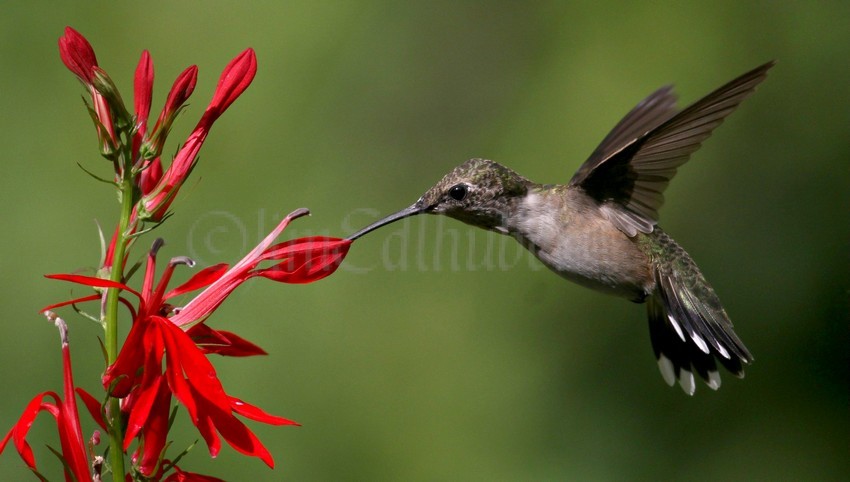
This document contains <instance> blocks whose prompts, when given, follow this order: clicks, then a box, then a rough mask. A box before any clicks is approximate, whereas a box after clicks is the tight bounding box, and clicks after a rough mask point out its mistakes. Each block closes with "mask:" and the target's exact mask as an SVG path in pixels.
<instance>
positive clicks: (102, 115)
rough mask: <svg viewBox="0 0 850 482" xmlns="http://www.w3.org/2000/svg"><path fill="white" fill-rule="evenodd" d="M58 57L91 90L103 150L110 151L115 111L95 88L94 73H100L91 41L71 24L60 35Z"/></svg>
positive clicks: (112, 148)
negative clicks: (112, 110)
mask: <svg viewBox="0 0 850 482" xmlns="http://www.w3.org/2000/svg"><path fill="white" fill-rule="evenodd" d="M59 57H60V58H61V59H62V63H64V64H65V66H66V67H68V70H70V71H71V72H73V73H74V75H76V76H77V77H78V78H79V79H80V81H81V82H82V83H83V84H84V85H85V86H86V87H87V88H88V89H89V93H90V94H91V97H92V105H93V107H92V112H93V115H92V116H93V118H94V120H95V123H96V125H97V131H98V137H99V138H100V142H101V150H102V152H104V153H109V152H112V151H114V149H115V127H114V126H113V124H112V113H111V111H110V108H109V103H108V101H107V100H106V98H105V97H104V96H103V95H101V93H100V92H98V90H97V89H96V88H95V86H94V82H95V76H96V74H97V73H98V72H99V73H101V74H102V75H104V76H105V75H106V73H105V72H103V71H102V70H99V68H98V65H97V57H96V56H95V54H94V49H92V46H91V44H90V43H89V42H88V40H86V38H85V37H83V36H82V35H81V34H80V33H79V32H77V31H76V30H74V29H72V28H71V27H65V35H64V36H62V37H60V38H59Z"/></svg>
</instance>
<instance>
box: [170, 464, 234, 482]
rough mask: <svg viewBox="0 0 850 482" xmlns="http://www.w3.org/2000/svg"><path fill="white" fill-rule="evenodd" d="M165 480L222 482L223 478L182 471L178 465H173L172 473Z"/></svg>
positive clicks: (177, 481)
mask: <svg viewBox="0 0 850 482" xmlns="http://www.w3.org/2000/svg"><path fill="white" fill-rule="evenodd" d="M165 482H224V480H222V479H219V478H217V477H213V476H210V475H201V474H196V473H194V472H184V471H182V470H180V467H177V466H174V473H173V474H170V475H169V476H168V477H166V478H165Z"/></svg>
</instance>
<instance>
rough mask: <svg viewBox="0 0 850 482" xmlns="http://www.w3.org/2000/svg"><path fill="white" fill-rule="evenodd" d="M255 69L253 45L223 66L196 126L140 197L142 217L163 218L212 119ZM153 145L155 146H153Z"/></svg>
mask: <svg viewBox="0 0 850 482" xmlns="http://www.w3.org/2000/svg"><path fill="white" fill-rule="evenodd" d="M256 73H257V56H256V54H255V53H254V50H253V49H247V50H245V51H244V52H242V53H241V54H239V55H238V56H237V57H236V58H235V59H233V60H232V61H230V63H229V64H228V65H227V67H225V69H224V72H222V74H221V78H220V79H219V81H218V86H217V87H216V90H215V94H214V95H213V99H212V101H211V102H210V104H209V106H207V109H206V111H205V112H204V115H203V116H202V117H201V120H200V121H198V124H197V125H196V126H195V130H194V131H192V133H191V134H190V135H189V138H188V139H187V140H186V143H185V144H183V147H182V148H181V149H180V151H179V152H178V153H177V155H176V156H175V157H174V160H173V161H172V163H171V166H170V167H169V168H168V170H167V171H166V172H165V174H164V175H163V176H162V178H161V179H160V180H159V182H158V183H157V184H156V186H155V187H153V188H151V189H150V191H149V192H148V193H147V194H146V195H145V196H144V197H143V198H142V206H143V211H144V212H140V213H139V214H140V215H141V217H142V218H143V219H151V220H153V221H160V220H162V218H163V216H165V214H166V212H167V211H168V207H169V206H170V205H171V202H172V201H173V200H174V196H176V195H177V191H178V190H179V189H180V186H182V185H183V182H185V180H186V177H187V176H188V175H189V172H191V170H192V168H193V167H194V165H195V162H196V160H197V156H198V152H199V151H200V150H201V146H202V145H203V144H204V140H205V139H206V137H207V134H208V133H209V131H210V128H211V127H212V125H213V123H214V122H215V121H216V119H218V118H219V116H221V114H223V113H224V111H225V110H226V109H227V107H229V106H230V104H232V103H233V101H234V100H236V98H237V97H239V96H240V95H241V94H242V92H244V91H245V89H247V88H248V86H249V85H250V84H251V81H252V80H254V75H255V74H256ZM184 74H185V72H184ZM179 80H180V79H178V82H179ZM191 87H192V88H194V82H192V83H191ZM174 89H178V84H177V83H175V87H174ZM172 92H174V90H172ZM178 92H179V89H178ZM188 92H189V93H191V89H188ZM170 98H171V96H169V99H170ZM167 109H168V106H166V110H163V115H162V116H161V117H160V121H161V122H162V126H161V127H160V128H162V127H165V126H166V125H167V124H169V121H168V120H167V119H168V118H169V117H168V116H167V115H166V112H167ZM158 125H159V123H158ZM155 135H156V134H155ZM153 149H154V150H155V148H153ZM159 149H161V143H160V144H159Z"/></svg>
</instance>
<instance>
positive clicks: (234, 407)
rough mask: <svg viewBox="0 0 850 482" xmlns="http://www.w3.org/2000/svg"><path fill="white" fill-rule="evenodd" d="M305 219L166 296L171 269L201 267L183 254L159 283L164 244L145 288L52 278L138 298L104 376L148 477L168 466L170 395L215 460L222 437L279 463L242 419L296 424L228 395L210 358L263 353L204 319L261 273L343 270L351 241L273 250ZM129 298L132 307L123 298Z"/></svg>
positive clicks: (307, 242) (298, 243) (309, 274)
mask: <svg viewBox="0 0 850 482" xmlns="http://www.w3.org/2000/svg"><path fill="white" fill-rule="evenodd" d="M308 213H309V212H308V211H307V210H306V209H299V210H297V211H294V212H293V213H291V214H290V215H289V216H287V217H286V218H284V219H283V220H282V221H281V222H280V224H279V225H278V226H277V227H276V228H275V229H274V230H273V231H272V232H271V233H270V234H269V235H268V236H267V237H266V238H265V239H264V240H263V241H262V242H260V244H259V245H258V246H257V247H256V248H254V250H252V251H251V252H250V253H248V255H246V256H245V258H243V259H242V260H241V261H239V262H238V263H237V264H235V265H234V266H233V267H232V268H229V269H228V267H227V265H216V266H211V267H209V268H206V269H204V270H202V271H200V272H199V273H197V274H196V275H195V276H193V277H192V278H190V279H189V281H187V282H186V283H184V284H182V285H180V286H178V287H176V288H174V289H172V290H170V291H166V290H167V286H168V282H169V280H170V279H171V276H172V274H173V272H174V269H175V268H176V267H177V266H178V265H189V266H192V265H194V262H193V261H192V260H191V259H189V258H184V257H183V258H174V259H172V260H171V262H170V263H169V264H168V266H167V267H166V268H165V270H164V271H163V274H162V276H161V278H160V280H159V282H157V283H155V282H154V275H155V272H156V254H157V251H158V250H159V248H160V247H161V246H162V242H161V241H159V240H158V241H157V242H155V243H154V246H153V247H152V249H151V251H150V253H149V255H148V264H147V267H146V271H145V276H144V280H143V283H142V289H141V290H140V291H135V290H133V289H131V288H130V287H128V286H126V285H124V284H121V283H115V282H112V281H109V280H104V279H100V278H92V277H86V276H78V275H49V276H48V277H49V278H54V279H62V280H67V281H72V282H75V283H80V284H84V285H88V286H93V287H98V288H120V289H122V290H127V291H129V292H131V293H133V294H135V295H136V296H137V297H138V298H139V300H140V301H139V304H138V309H133V308H132V307H131V311H133V319H134V322H133V326H132V328H131V329H130V333H129V334H128V336H127V339H126V341H125V342H124V347H123V348H122V350H121V352H120V353H119V355H118V358H117V360H116V361H115V363H114V364H113V365H112V366H110V367H109V368H108V369H107V371H106V373H105V374H104V377H103V384H104V387H106V389H107V390H108V391H109V392H110V394H111V395H113V396H115V397H119V398H123V399H124V403H123V406H122V409H123V410H124V411H125V412H127V413H128V422H127V430H126V432H125V439H124V446H125V450H126V449H127V448H128V447H129V446H130V444H131V443H132V441H133V440H134V439H135V438H136V437H140V438H141V440H142V443H140V444H139V447H140V448H139V449H138V450H137V452H136V454H135V455H134V460H135V461H136V464H137V465H138V467H139V470H140V471H141V472H142V473H143V474H145V475H147V476H150V475H151V474H154V473H156V471H157V468H158V467H160V466H161V461H162V460H163V457H164V454H163V451H164V448H165V447H166V443H167V440H166V437H167V432H168V418H169V412H170V405H171V396H172V395H174V396H175V397H176V398H177V400H178V401H179V402H180V403H181V404H182V405H184V406H185V407H186V409H187V411H188V412H189V415H190V417H191V419H192V423H193V424H194V425H195V426H196V427H197V428H198V431H199V432H200V433H201V436H202V437H203V438H204V440H205V441H206V442H207V446H208V447H209V451H210V455H212V456H216V455H217V454H218V452H219V450H220V448H221V441H220V438H219V435H220V436H221V437H223V438H224V440H225V441H227V443H228V444H230V445H231V446H232V447H233V448H235V449H236V450H237V451H239V452H241V453H243V454H246V455H251V456H255V457H258V458H260V459H261V460H263V461H264V462H265V463H266V464H268V465H269V466H273V464H274V461H273V459H272V456H271V454H270V453H269V452H268V450H267V449H266V448H265V447H264V446H263V444H262V443H261V442H260V441H259V440H258V439H257V438H256V436H255V435H254V434H253V432H251V430H250V429H248V427H247V426H245V424H244V423H242V422H241V421H240V420H239V419H238V418H236V416H235V415H237V414H238V415H241V416H243V417H246V418H249V419H252V420H256V421H259V422H263V423H268V424H271V425H292V424H295V422H292V421H290V420H287V419H285V418H281V417H277V416H274V415H270V414H268V413H266V412H264V411H262V410H261V409H259V408H258V407H255V406H253V405H250V404H248V403H246V402H244V401H242V400H240V399H238V398H235V397H232V396H230V395H228V394H227V393H226V392H225V391H224V387H223V386H222V385H221V382H220V381H219V379H218V377H217V375H216V371H215V368H214V367H213V366H212V364H211V363H210V362H209V360H208V359H207V357H206V355H208V354H212V353H217V354H221V355H228V356H249V355H257V354H263V353H265V352H263V351H262V349H260V348H259V347H257V346H256V345H254V344H252V343H250V342H248V341H246V340H244V339H242V338H240V337H238V336H236V335H234V334H232V333H229V332H225V331H216V330H213V329H212V328H210V327H208V326H206V325H204V324H203V323H202V322H203V321H204V320H206V319H207V318H208V317H209V316H210V315H211V314H212V312H213V311H215V309H216V308H218V306H219V305H221V303H222V302H223V301H224V300H225V299H226V298H227V296H228V295H230V293H232V292H233V290H235V289H236V288H237V287H238V286H239V285H240V284H242V283H243V282H245V281H246V280H248V279H250V278H252V277H254V276H263V277H266V278H269V279H273V280H276V281H280V282H286V283H309V282H312V281H317V280H319V279H321V278H324V277H325V276H328V275H330V274H331V273H333V272H334V271H335V270H336V268H337V267H338V266H339V264H340V263H341V262H342V259H343V258H344V257H345V255H346V253H347V252H348V248H349V247H350V245H351V241H349V240H345V239H338V238H328V237H309V238H300V239H295V240H291V241H287V242H283V243H279V244H274V245H273V244H272V243H274V240H275V239H276V238H277V237H278V236H279V235H280V234H281V233H282V232H283V230H284V229H285V228H286V226H287V225H288V224H289V222H290V221H291V220H293V219H295V218H298V217H300V216H304V215H306V214H308ZM263 261H276V264H273V265H272V266H270V267H267V268H259V264H260V263H261V262H263ZM201 288H205V289H204V290H203V291H202V292H201V293H200V294H198V295H197V296H195V297H194V298H193V299H192V300H191V301H189V303H187V304H186V305H185V306H184V307H183V308H174V307H172V305H170V304H168V303H167V301H168V300H170V299H172V298H174V297H177V296H180V295H183V294H185V293H189V292H191V291H195V290H198V289H201ZM95 299H99V297H98V295H91V296H87V297H83V298H79V299H76V300H71V301H67V302H64V303H60V304H57V305H54V306H51V307H49V308H55V307H57V306H63V305H66V304H71V303H78V302H82V301H89V300H95ZM124 302H125V305H129V303H128V302H126V300H125V301H124ZM163 362H164V363H163ZM163 366H164V367H165V368H164V369H163ZM140 450H141V453H140V452H139V451H140ZM186 480H191V479H186Z"/></svg>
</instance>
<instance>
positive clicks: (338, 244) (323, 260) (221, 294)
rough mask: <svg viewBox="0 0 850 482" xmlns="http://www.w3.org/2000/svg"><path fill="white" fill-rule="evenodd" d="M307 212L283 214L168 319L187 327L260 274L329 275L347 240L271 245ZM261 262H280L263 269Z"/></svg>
mask: <svg viewBox="0 0 850 482" xmlns="http://www.w3.org/2000/svg"><path fill="white" fill-rule="evenodd" d="M307 214H310V211H308V210H306V209H298V210H296V211H293V212H292V213H290V214H289V215H288V216H286V217H285V218H284V219H283V221H281V222H280V224H278V226H277V227H276V228H275V229H274V230H272V232H271V233H269V235H268V236H266V238H265V239H264V240H262V241H261V242H260V244H258V245H257V247H256V248H254V249H253V250H252V251H251V252H250V253H248V254H247V255H246V256H245V257H244V258H242V260H241V261H239V262H238V263H236V264H235V265H234V266H233V267H232V268H230V269H229V270H228V271H227V272H226V273H224V275H222V276H221V277H220V278H218V279H217V280H216V281H215V282H214V283H212V284H211V285H210V286H209V287H208V288H207V289H205V290H204V291H203V292H201V294H199V295H198V296H196V297H195V298H194V299H192V301H190V302H189V303H187V304H186V305H185V306H184V307H183V308H181V309H180V310H177V313H176V314H175V315H174V316H172V317H171V322H172V323H174V324H176V325H178V326H182V327H183V328H184V329H187V328H189V327H191V326H193V325H195V324H197V323H201V322H202V321H204V320H205V319H206V318H207V317H208V316H210V314H212V312H213V311H215V309H216V308H218V306H219V305H220V304H221V303H222V302H223V301H224V300H225V298H227V297H228V296H229V295H230V293H232V292H233V290H235V289H236V288H237V287H238V286H239V285H240V284H242V283H243V282H245V281H246V280H248V279H250V278H253V277H254V276H263V277H266V278H269V279H272V280H275V281H279V282H283V283H311V282H313V281H318V280H320V279H322V278H324V277H325V276H328V275H330V274H331V273H333V272H334V271H336V268H337V267H339V264H340V263H341V262H342V259H343V258H344V257H345V255H346V254H347V253H348V249H349V247H350V246H351V241H349V240H347V239H339V238H329V237H322V236H314V237H309V238H300V239H295V240H292V241H287V242H285V243H280V244H276V245H274V246H272V243H273V242H274V240H275V239H276V238H277V237H278V236H280V233H282V232H283V230H284V229H286V226H287V225H288V224H289V222H290V221H292V220H293V219H296V218H299V217H301V216H305V215H307ZM263 261H280V262H279V263H277V264H275V265H273V266H271V267H268V268H263V269H258V266H259V264H260V263H261V262H263Z"/></svg>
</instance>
